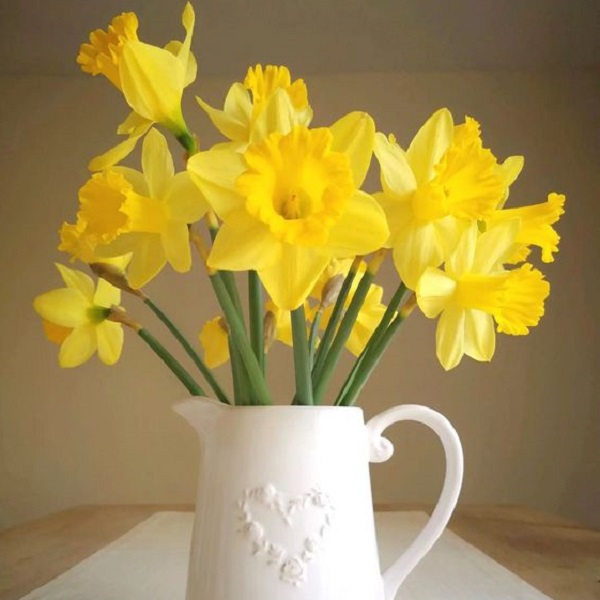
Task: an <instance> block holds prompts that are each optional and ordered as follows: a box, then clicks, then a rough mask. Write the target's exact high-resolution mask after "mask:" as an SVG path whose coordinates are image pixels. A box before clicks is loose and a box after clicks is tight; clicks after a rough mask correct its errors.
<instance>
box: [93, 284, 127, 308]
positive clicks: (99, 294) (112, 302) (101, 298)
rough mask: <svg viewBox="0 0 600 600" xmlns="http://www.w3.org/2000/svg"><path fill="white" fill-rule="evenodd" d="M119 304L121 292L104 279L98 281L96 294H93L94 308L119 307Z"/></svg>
mask: <svg viewBox="0 0 600 600" xmlns="http://www.w3.org/2000/svg"><path fill="white" fill-rule="evenodd" d="M120 303H121V290H120V289H119V288H116V287H115V286H114V285H111V284H110V283H108V281H106V280H105V279H102V278H100V279H98V285H97V287H96V293H95V294H94V304H95V305H96V306H104V307H105V308H111V306H119V304H120Z"/></svg>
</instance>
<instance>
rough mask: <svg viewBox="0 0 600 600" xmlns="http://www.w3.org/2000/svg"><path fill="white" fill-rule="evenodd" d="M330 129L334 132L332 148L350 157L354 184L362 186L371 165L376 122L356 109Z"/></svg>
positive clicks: (358, 186)
mask: <svg viewBox="0 0 600 600" xmlns="http://www.w3.org/2000/svg"><path fill="white" fill-rule="evenodd" d="M329 129H330V131H331V133H332V134H333V143H332V144H331V149H332V150H333V151H334V152H343V153H344V154H345V155H346V156H347V157H348V160H349V161H350V170H351V171H352V178H353V180H354V185H355V186H356V187H357V188H360V187H361V186H362V184H363V183H364V181H365V177H366V176H367V172H368V170H369V166H370V165H371V156H372V155H373V144H374V143H375V122H374V121H373V119H372V118H371V116H370V115H369V114H367V113H366V112H358V111H355V112H351V113H348V114H347V115H346V116H344V117H342V118H341V119H339V120H338V121H336V122H335V123H334V124H333V125H332V126H331V127H330V128H329Z"/></svg>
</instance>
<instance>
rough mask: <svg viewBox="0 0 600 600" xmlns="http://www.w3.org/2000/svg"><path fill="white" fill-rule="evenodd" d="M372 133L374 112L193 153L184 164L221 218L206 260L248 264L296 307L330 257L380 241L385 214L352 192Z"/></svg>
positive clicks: (280, 300)
mask: <svg viewBox="0 0 600 600" xmlns="http://www.w3.org/2000/svg"><path fill="white" fill-rule="evenodd" d="M373 136H374V124H373V120H372V119H371V117H369V116H368V115H367V114H365V113H350V114H349V115H346V117H344V118H342V119H340V120H339V121H338V122H336V123H335V124H334V125H333V126H332V127H330V128H320V129H308V128H306V127H303V126H295V127H294V128H293V129H292V130H291V131H290V133H288V134H285V135H284V134H281V133H273V134H271V135H270V136H269V137H268V138H266V139H265V140H264V141H262V142H261V143H259V144H253V145H250V146H249V147H248V149H247V150H246V152H245V153H244V154H243V155H240V154H238V153H236V152H233V151H230V150H210V151H207V152H201V153H199V154H197V155H195V156H193V157H191V158H190V160H189V161H188V170H189V171H190V172H191V173H192V175H193V177H194V181H195V182H196V183H197V184H198V186H199V187H200V189H201V190H202V191H203V192H204V193H205V196H206V198H207V200H208V202H209V203H210V204H211V206H212V208H213V209H214V210H215V212H216V213H217V215H218V216H219V217H220V218H222V219H223V220H224V223H223V226H222V227H221V229H220V231H219V233H218V235H217V237H216V240H215V243H214V246H213V248H212V251H211V253H210V256H209V258H208V265H209V267H211V268H213V269H225V270H230V271H240V270H248V269H255V270H256V271H258V273H259V275H260V278H261V280H262V282H263V284H264V286H265V288H266V290H267V292H268V294H269V295H270V296H271V298H272V299H273V301H274V302H275V304H276V305H277V306H278V307H279V308H282V309H284V310H293V309H295V308H297V307H298V306H300V305H301V304H302V303H303V302H304V300H305V299H306V297H307V296H308V294H309V293H310V291H311V289H312V288H313V287H314V285H315V283H316V281H317V279H318V278H319V276H320V275H321V273H322V272H323V270H324V269H325V268H326V266H327V265H328V264H329V262H330V261H331V259H332V258H345V257H349V256H355V255H358V254H367V253H369V252H373V251H374V250H377V249H379V248H380V247H381V245H382V244H383V243H384V242H385V240H386V239H387V237H388V235H389V231H388V228H387V223H386V220H385V215H384V213H383V211H382V210H381V208H380V207H379V205H378V204H377V202H375V200H374V199H373V198H372V197H371V196H369V195H368V194H366V193H364V192H362V191H360V190H359V187H360V185H361V184H362V183H363V181H364V178H365V176H366V172H367V170H368V167H369V163H370V159H371V154H372V144H373Z"/></svg>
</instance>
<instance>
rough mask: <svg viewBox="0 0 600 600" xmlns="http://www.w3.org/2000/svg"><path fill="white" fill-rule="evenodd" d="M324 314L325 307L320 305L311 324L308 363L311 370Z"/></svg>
mask: <svg viewBox="0 0 600 600" xmlns="http://www.w3.org/2000/svg"><path fill="white" fill-rule="evenodd" d="M322 316H323V309H322V308H321V307H320V306H319V308H318V310H317V312H316V314H315V317H314V319H313V322H312V323H311V326H310V334H309V336H308V365H309V368H310V370H311V371H312V368H313V366H314V360H315V347H316V345H317V336H318V331H319V325H320V324H321V317H322Z"/></svg>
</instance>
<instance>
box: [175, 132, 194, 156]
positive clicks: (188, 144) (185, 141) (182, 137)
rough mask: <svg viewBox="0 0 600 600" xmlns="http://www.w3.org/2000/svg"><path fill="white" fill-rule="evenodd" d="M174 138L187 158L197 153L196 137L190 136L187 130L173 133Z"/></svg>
mask: <svg viewBox="0 0 600 600" xmlns="http://www.w3.org/2000/svg"><path fill="white" fill-rule="evenodd" d="M175 138H176V139H177V141H178V142H179V143H180V144H181V145H182V146H183V147H184V148H185V150H186V152H187V153H188V155H189V156H193V155H194V154H196V153H197V152H198V142H197V140H196V137H195V136H194V135H192V134H191V133H190V132H189V131H188V130H187V128H186V129H185V130H183V131H179V132H177V133H175Z"/></svg>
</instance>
